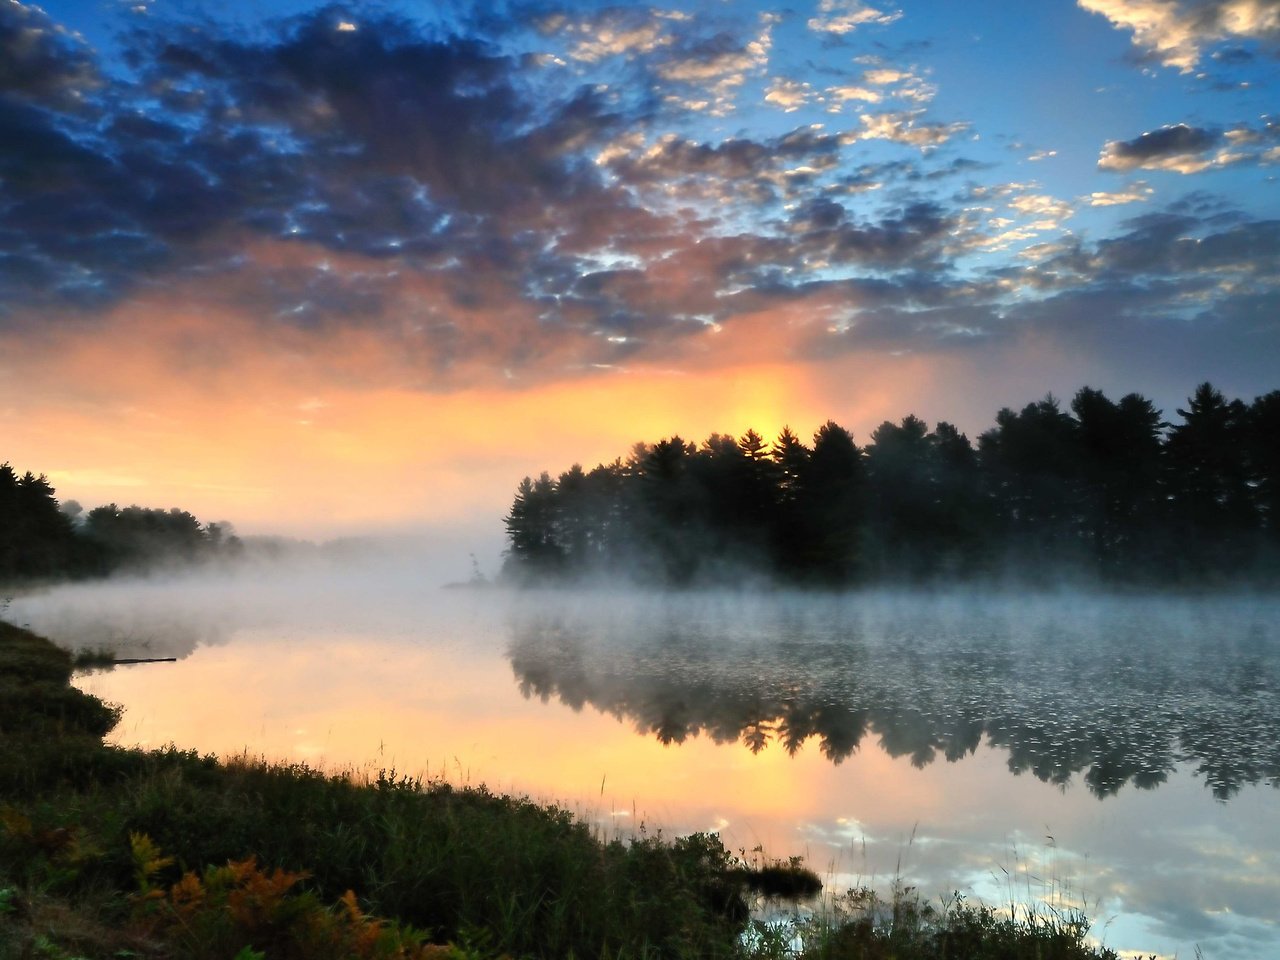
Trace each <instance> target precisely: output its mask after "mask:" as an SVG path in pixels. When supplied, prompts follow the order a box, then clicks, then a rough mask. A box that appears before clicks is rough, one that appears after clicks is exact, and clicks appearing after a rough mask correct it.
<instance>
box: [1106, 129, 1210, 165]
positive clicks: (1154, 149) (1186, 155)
mask: <svg viewBox="0 0 1280 960" xmlns="http://www.w3.org/2000/svg"><path fill="white" fill-rule="evenodd" d="M1222 142H1223V138H1222V134H1221V133H1217V132H1214V131H1212V130H1206V129H1204V128H1202V127H1189V126H1187V125H1186V124H1185V123H1178V124H1174V125H1172V126H1167V127H1161V128H1160V129H1159V130H1154V131H1150V132H1148V133H1143V134H1140V135H1139V136H1137V137H1134V138H1133V139H1132V140H1109V141H1107V143H1106V144H1104V145H1103V147H1102V154H1101V155H1100V156H1099V158H1098V169H1099V170H1111V171H1115V172H1119V173H1127V172H1129V171H1131V170H1173V171H1176V172H1178V173H1199V172H1200V171H1202V170H1207V169H1209V168H1210V167H1213V166H1221V165H1223V164H1224V163H1227V162H1230V161H1229V159H1228V158H1230V157H1231V154H1228V153H1225V152H1224V153H1219V154H1216V155H1214V156H1210V155H1209V154H1210V152H1211V151H1212V150H1214V149H1216V148H1217V147H1218V146H1219V145H1220V144H1221V143H1222Z"/></svg>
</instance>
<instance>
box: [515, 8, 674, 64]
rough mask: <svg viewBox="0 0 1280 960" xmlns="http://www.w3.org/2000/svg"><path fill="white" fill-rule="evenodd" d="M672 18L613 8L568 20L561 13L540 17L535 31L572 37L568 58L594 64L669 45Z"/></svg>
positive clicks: (671, 37) (649, 11)
mask: <svg viewBox="0 0 1280 960" xmlns="http://www.w3.org/2000/svg"><path fill="white" fill-rule="evenodd" d="M671 23H672V18H671V17H669V16H664V15H662V14H661V13H660V12H658V11H653V10H645V9H633V8H622V7H615V8H612V9H609V10H605V11H603V12H602V13H600V14H598V15H596V16H591V17H584V18H581V19H574V20H570V19H569V17H567V16H566V15H565V14H563V13H560V14H554V15H550V16H546V17H543V18H542V19H541V20H539V21H538V23H537V28H538V30H539V32H540V33H542V34H543V35H544V36H551V35H557V34H559V35H562V36H568V37H571V38H573V41H574V42H573V46H572V47H571V48H570V49H569V51H568V53H569V56H570V57H571V58H572V59H574V60H581V61H585V62H587V63H596V62H597V61H600V60H603V59H605V58H606V57H615V56H627V57H634V56H643V55H646V54H651V53H653V52H654V51H655V50H658V49H659V48H661V47H666V46H670V45H671V44H672V43H673V42H674V40H675V38H674V37H673V36H672V34H671V31H670V25H671Z"/></svg>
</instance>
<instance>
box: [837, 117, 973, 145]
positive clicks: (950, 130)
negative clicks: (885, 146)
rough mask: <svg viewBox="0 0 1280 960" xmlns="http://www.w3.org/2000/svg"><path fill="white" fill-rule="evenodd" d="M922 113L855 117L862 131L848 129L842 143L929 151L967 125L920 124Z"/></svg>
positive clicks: (959, 123)
mask: <svg viewBox="0 0 1280 960" xmlns="http://www.w3.org/2000/svg"><path fill="white" fill-rule="evenodd" d="M922 115H923V111H920V110H908V111H898V112H889V113H864V114H862V115H861V116H859V117H858V120H859V122H861V124H862V129H861V130H851V131H849V132H847V133H845V134H844V135H843V139H844V142H846V143H857V142H858V141H859V140H889V141H892V142H893V143H902V144H907V145H908V146H912V147H919V148H920V149H921V150H930V149H932V148H934V147H939V146H941V145H942V144H944V143H946V142H947V141H948V140H950V139H951V138H952V137H954V136H955V135H956V134H958V133H962V132H963V131H964V130H966V129H968V126H969V125H968V124H967V123H964V122H957V123H937V122H932V121H921V119H920V117H921V116H922Z"/></svg>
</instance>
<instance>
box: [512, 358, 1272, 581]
mask: <svg viewBox="0 0 1280 960" xmlns="http://www.w3.org/2000/svg"><path fill="white" fill-rule="evenodd" d="M1177 414H1178V417H1179V420H1178V422H1175V423H1168V422H1166V421H1165V420H1164V416H1163V412H1162V411H1161V410H1159V409H1157V408H1156V407H1155V406H1154V404H1153V403H1152V402H1151V401H1150V400H1148V399H1146V398H1144V397H1142V396H1140V395H1139V394H1136V393H1131V394H1128V395H1126V396H1124V397H1122V398H1121V399H1120V400H1118V401H1113V400H1111V399H1109V398H1108V397H1107V396H1106V395H1105V394H1104V393H1103V392H1102V391H1100V390H1096V389H1092V388H1089V387H1084V388H1082V389H1080V390H1079V391H1078V392H1077V393H1076V394H1075V396H1074V397H1073V398H1072V400H1071V403H1070V405H1069V409H1063V408H1062V404H1061V403H1060V402H1059V401H1058V400H1057V399H1055V398H1054V397H1053V396H1052V395H1050V396H1046V397H1045V398H1044V399H1042V400H1038V401H1035V402H1034V403H1030V404H1027V405H1026V406H1024V407H1023V408H1022V409H1021V410H1018V411H1015V410H1013V409H1010V408H1005V409H1002V410H1001V411H1000V412H999V413H997V414H996V418H995V426H993V427H992V428H990V429H989V430H986V431H985V432H983V433H982V434H981V435H980V436H979V437H978V439H977V443H976V444H974V443H972V442H970V440H969V438H968V437H967V436H966V435H965V434H963V433H961V432H960V431H959V430H958V429H957V428H956V427H955V426H953V425H952V424H950V423H946V422H940V423H938V424H936V426H934V428H933V429H932V430H930V429H929V427H928V425H927V424H926V423H925V422H924V421H922V420H920V419H919V418H917V417H915V416H907V417H904V418H903V419H902V420H901V421H900V422H899V423H890V422H888V421H886V422H884V423H882V424H881V425H880V426H879V427H877V428H876V429H875V430H874V431H873V432H872V434H871V436H870V439H869V442H867V443H866V444H865V445H862V446H860V445H858V444H857V443H856V442H855V440H854V437H853V435H852V434H851V433H850V431H848V430H846V429H845V428H843V427H841V426H839V425H838V424H836V423H834V422H832V421H828V422H826V423H825V424H823V425H822V426H821V427H819V428H818V430H817V431H816V432H815V433H814V435H813V438H812V441H811V442H810V443H805V442H804V441H802V440H801V439H800V438H799V437H798V436H796V434H794V433H793V432H792V431H791V430H790V428H786V429H784V430H783V431H782V433H781V434H780V435H779V436H778V437H777V438H776V439H775V440H773V441H772V442H769V441H767V440H765V439H764V438H763V437H761V436H760V435H759V434H758V433H756V432H755V431H754V430H748V431H747V432H746V433H745V434H743V435H742V436H741V437H740V438H736V439H735V438H734V437H732V436H727V435H723V434H713V435H712V436H710V437H708V438H707V439H706V440H705V441H703V442H702V444H701V445H697V444H694V443H691V442H687V441H685V440H684V439H682V438H681V437H679V436H672V437H668V438H666V439H663V440H660V441H658V442H656V443H652V444H650V443H638V444H636V446H635V447H634V448H633V449H632V451H631V453H630V455H629V456H628V457H627V458H626V459H625V460H624V459H622V458H619V459H616V460H614V461H613V462H612V463H607V464H600V465H599V466H596V467H595V468H594V469H592V470H590V471H584V470H583V469H582V467H581V466H580V465H576V464H575V465H574V466H572V467H570V468H569V469H568V470H566V471H565V472H564V473H561V474H560V475H559V476H558V477H555V478H553V477H552V476H551V475H550V474H549V473H543V474H542V475H541V476H539V477H538V478H536V479H534V478H531V477H526V478H524V479H523V480H522V481H521V482H520V484H519V486H518V488H517V490H516V494H515V499H514V501H513V503H512V505H511V510H510V512H509V513H508V514H507V515H506V517H505V518H504V522H505V525H506V536H507V551H506V559H505V561H504V566H503V576H504V578H505V579H506V580H507V581H508V582H514V583H517V584H521V585H545V584H553V583H558V582H581V581H586V580H592V579H600V580H605V579H609V580H614V579H618V580H622V581H625V582H632V583H640V584H652V585H663V586H691V585H702V584H714V583H740V582H744V581H750V579H751V578H752V577H768V578H770V579H771V580H775V581H778V582H782V583H790V584H798V585H813V586H828V587H839V586H848V585H856V584H865V583H886V582H907V583H928V582H939V581H945V580H959V581H964V580H971V579H979V578H984V579H985V578H996V579H1000V580H1009V581H1012V582H1033V583H1048V582H1059V581H1063V580H1065V581H1068V582H1082V583H1083V582H1101V583H1116V584H1124V583H1133V584H1166V585H1178V586H1207V587H1220V586H1226V585H1231V584H1251V585H1254V586H1264V585H1270V586H1273V585H1275V584H1276V583H1277V582H1278V577H1277V572H1278V571H1280V390H1277V391H1272V392H1270V393H1267V394H1265V395H1263V396H1260V397H1257V398H1256V399H1254V400H1253V402H1252V403H1249V404H1246V403H1245V402H1244V401H1242V400H1239V399H1231V400H1228V399H1227V398H1226V397H1225V396H1224V395H1223V394H1222V392H1221V391H1219V390H1217V389H1216V388H1214V387H1213V386H1212V385H1211V384H1209V383H1203V384H1201V385H1200V386H1199V387H1197V388H1196V390H1195V392H1194V394H1193V395H1192V396H1191V397H1190V398H1189V400H1188V402H1187V405H1186V408H1185V409H1182V408H1179V409H1178V410H1177Z"/></svg>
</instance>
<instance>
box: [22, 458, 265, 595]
mask: <svg viewBox="0 0 1280 960" xmlns="http://www.w3.org/2000/svg"><path fill="white" fill-rule="evenodd" d="M55 493H56V491H55V490H54V488H53V486H52V485H51V484H50V483H49V480H48V478H47V477H45V476H44V475H43V474H40V475H36V474H34V473H31V472H29V471H28V472H26V473H23V474H19V473H18V471H17V470H15V469H14V468H13V467H12V466H11V465H10V464H8V463H0V584H4V583H22V582H24V581H42V580H61V579H66V578H68V577H87V576H106V575H108V574H111V573H116V572H119V571H137V570H145V569H148V568H152V567H156V566H166V567H172V566H174V565H181V564H193V563H203V562H209V561H214V560H231V559H235V558H236V557H238V556H239V555H240V552H241V543H240V540H239V539H238V538H237V537H236V536H235V535H234V534H233V533H232V532H231V527H230V525H228V524H226V523H209V524H205V523H201V522H200V521H199V520H198V519H196V518H195V517H194V516H192V515H191V514H190V513H188V512H187V511H185V510H179V509H178V508H176V507H175V508H173V509H169V510H161V509H156V508H149V507H139V506H129V507H123V508H122V507H118V506H116V505H115V504H114V503H109V504H105V505H103V506H100V507H95V508H93V509H92V510H89V511H88V512H87V513H86V512H85V511H84V509H83V508H82V507H81V506H80V505H79V504H78V503H76V502H75V501H74V500H67V501H65V502H59V500H58V499H57V497H56V496H55Z"/></svg>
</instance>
